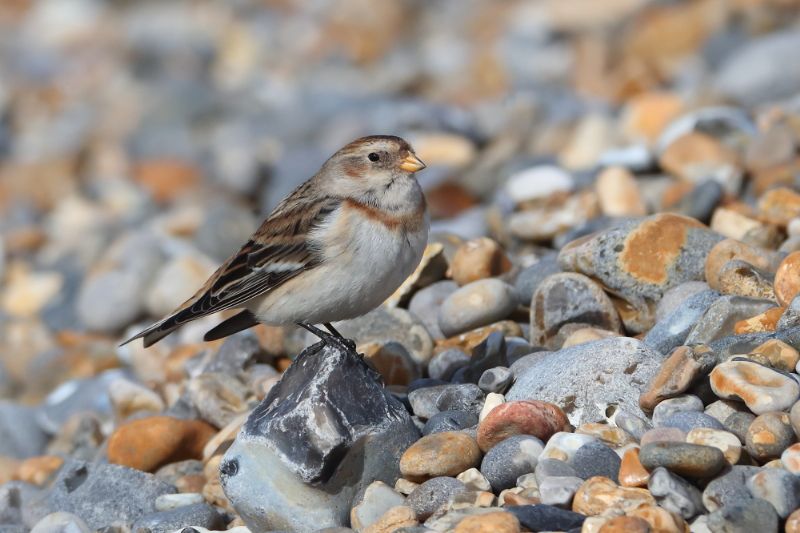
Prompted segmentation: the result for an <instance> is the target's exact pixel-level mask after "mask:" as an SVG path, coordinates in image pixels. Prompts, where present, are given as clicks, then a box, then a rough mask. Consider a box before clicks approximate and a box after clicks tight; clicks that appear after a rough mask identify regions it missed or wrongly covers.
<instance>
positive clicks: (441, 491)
mask: <svg viewBox="0 0 800 533" xmlns="http://www.w3.org/2000/svg"><path fill="white" fill-rule="evenodd" d="M466 490H467V488H466V487H465V486H464V484H463V483H461V482H460V481H458V480H457V479H455V478H452V477H445V476H442V477H435V478H433V479H429V480H428V481H426V482H425V483H422V484H421V485H420V486H418V487H417V488H415V489H414V490H413V491H412V492H411V494H409V495H408V498H406V501H405V505H407V506H409V507H411V509H413V510H414V515H415V516H416V517H417V520H420V521H423V520H427V519H428V517H430V516H431V515H432V514H433V513H434V512H435V511H436V510H437V509H438V508H439V507H441V506H442V505H444V504H445V503H447V501H448V500H449V499H450V498H451V497H452V496H453V495H455V494H458V493H459V492H465V491H466Z"/></svg>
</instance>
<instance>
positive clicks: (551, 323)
mask: <svg viewBox="0 0 800 533" xmlns="http://www.w3.org/2000/svg"><path fill="white" fill-rule="evenodd" d="M530 324H531V333H530V338H531V342H533V343H535V344H539V345H542V346H546V347H548V348H556V347H558V346H560V345H561V344H562V343H563V341H564V338H561V336H560V335H559V331H560V330H561V328H562V327H563V326H564V325H566V324H582V325H587V326H597V327H599V328H602V329H606V330H611V331H615V332H616V331H620V328H621V323H620V319H619V315H618V313H617V310H616V309H615V308H614V305H613V303H612V302H611V299H610V298H609V297H608V295H607V294H606V293H605V292H603V290H602V288H601V287H600V286H599V285H598V284H597V283H595V282H594V281H592V280H591V279H589V278H588V277H586V276H584V275H581V274H576V273H572V272H563V273H558V274H552V275H551V276H549V277H547V278H546V279H545V280H544V281H542V283H541V284H540V285H539V287H538V288H537V289H536V292H535V293H534V294H533V298H532V300H531V311H530Z"/></svg>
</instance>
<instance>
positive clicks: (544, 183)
mask: <svg viewBox="0 0 800 533" xmlns="http://www.w3.org/2000/svg"><path fill="white" fill-rule="evenodd" d="M574 185H575V184H574V180H573V178H572V176H571V175H570V174H569V172H567V171H566V170H564V169H562V168H559V167H556V166H553V165H539V166H535V167H530V168H527V169H525V170H521V171H519V172H517V173H515V174H512V175H511V176H510V177H509V178H508V181H507V182H506V184H505V190H506V192H507V193H508V195H509V196H510V197H511V199H512V200H514V202H517V203H522V202H527V201H530V200H536V199H541V198H547V197H548V196H551V195H553V194H555V193H558V192H569V191H571V190H572V188H573V187H574Z"/></svg>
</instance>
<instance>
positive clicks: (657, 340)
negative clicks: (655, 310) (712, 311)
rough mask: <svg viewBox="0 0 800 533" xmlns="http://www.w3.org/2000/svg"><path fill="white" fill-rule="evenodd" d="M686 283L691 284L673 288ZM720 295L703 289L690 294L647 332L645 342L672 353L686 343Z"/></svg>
mask: <svg viewBox="0 0 800 533" xmlns="http://www.w3.org/2000/svg"><path fill="white" fill-rule="evenodd" d="M690 283H698V282H690ZM685 285H689V284H688V283H684V284H682V285H679V286H678V287H675V289H673V290H678V289H681V288H683V287H684V286H685ZM719 297H720V294H719V293H718V292H717V291H712V290H703V291H700V292H697V293H695V294H693V295H691V296H689V297H688V298H687V299H686V300H685V301H683V302H681V305H679V306H678V307H677V308H676V309H675V310H673V311H672V312H671V313H669V314H668V315H667V316H665V317H664V318H662V319H659V321H658V322H656V324H655V325H654V326H653V329H651V330H650V331H648V332H647V335H645V337H644V340H643V342H644V343H645V344H646V345H647V346H650V347H651V348H653V349H654V350H657V351H659V352H661V353H663V354H668V353H670V352H671V351H672V350H673V349H674V348H677V347H678V346H681V345H682V344H684V341H685V340H686V337H687V336H688V335H689V333H690V332H691V330H692V328H694V326H695V325H696V324H697V322H698V321H699V320H700V319H701V318H702V317H703V315H704V314H705V313H706V311H707V310H708V308H709V307H710V306H711V304H713V303H714V302H715V301H716V300H717V298H719Z"/></svg>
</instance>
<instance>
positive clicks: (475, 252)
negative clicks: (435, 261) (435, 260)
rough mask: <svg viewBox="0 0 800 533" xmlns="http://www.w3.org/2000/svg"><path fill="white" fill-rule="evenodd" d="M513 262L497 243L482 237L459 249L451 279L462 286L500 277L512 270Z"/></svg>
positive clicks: (451, 263)
mask: <svg viewBox="0 0 800 533" xmlns="http://www.w3.org/2000/svg"><path fill="white" fill-rule="evenodd" d="M511 266H512V265H511V261H510V260H509V259H508V257H507V256H506V254H505V252H504V251H503V248H502V247H501V246H500V244H498V243H497V241H495V240H493V239H490V238H489V237H480V238H478V239H472V240H469V241H466V242H465V243H463V244H462V245H461V246H459V247H458V249H457V250H456V252H455V254H454V255H453V259H452V261H450V270H449V277H451V278H452V279H453V281H455V282H456V283H458V284H459V285H460V286H464V285H467V284H468V283H472V282H473V281H478V280H479V279H486V278H492V277H496V276H500V275H502V274H504V273H505V272H508V271H509V270H510V269H511Z"/></svg>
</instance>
